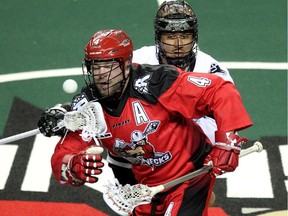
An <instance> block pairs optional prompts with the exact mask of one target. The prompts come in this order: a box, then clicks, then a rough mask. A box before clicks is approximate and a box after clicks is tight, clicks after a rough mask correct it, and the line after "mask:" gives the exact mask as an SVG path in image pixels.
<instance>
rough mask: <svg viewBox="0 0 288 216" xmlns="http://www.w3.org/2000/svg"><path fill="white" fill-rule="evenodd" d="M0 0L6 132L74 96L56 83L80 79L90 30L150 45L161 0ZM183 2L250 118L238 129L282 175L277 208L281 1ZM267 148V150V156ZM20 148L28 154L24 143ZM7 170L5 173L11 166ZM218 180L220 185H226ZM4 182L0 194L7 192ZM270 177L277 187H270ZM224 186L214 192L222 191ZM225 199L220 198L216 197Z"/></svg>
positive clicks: (283, 135) (283, 67)
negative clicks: (248, 125) (244, 127)
mask: <svg viewBox="0 0 288 216" xmlns="http://www.w3.org/2000/svg"><path fill="white" fill-rule="evenodd" d="M0 2H1V7H0V29H1V31H0V51H1V54H0V117H1V121H0V135H1V137H5V136H7V135H13V134H17V133H19V132H23V131H26V130H29V129H33V128H35V127H37V125H36V124H37V119H38V116H39V114H40V113H41V111H42V110H43V109H46V108H48V107H51V106H53V105H54V104H56V103H59V102H66V101H70V100H71V98H72V95H71V94H67V93H65V92H64V91H63V89H62V83H63V82H64V81H65V80H66V79H67V78H73V79H75V80H76V81H77V82H78V85H79V86H82V85H83V84H84V81H83V78H82V75H81V73H82V71H81V61H82V59H83V56H84V47H85V45H86V43H87V42H88V40H89V38H90V36H91V35H92V34H93V33H94V32H96V31H98V30H100V29H123V30H125V31H126V32H127V33H128V34H129V35H130V36H131V38H132V40H133V42H134V47H135V49H138V48H140V47H142V46H145V45H153V44H154V31H153V19H154V16H155V14H156V11H157V8H158V4H159V2H161V1H156V0H145V1H143V0H133V1H132V0H121V1H119V0H105V1H103V0H61V1H56V0H50V1H35V0H25V1H24V0H17V1H16V0H10V1H4V0H0ZM187 2H188V3H189V4H190V5H191V6H192V8H193V9H194V11H195V12H196V15H197V16H198V22H199V46H200V49H201V50H203V51H204V52H206V53H208V54H210V55H211V56H213V57H214V58H215V59H217V60H218V61H220V62H223V64H224V65H226V66H227V67H228V69H229V71H230V73H231V75H232V77H233V79H234V81H235V84H236V86H237V87H238V89H239V91H240V93H241V95H242V98H243V101H244V105H245V106H246V108H247V110H248V112H249V113H250V115H251V118H252V120H253V122H254V126H253V127H251V128H249V129H247V130H245V131H242V132H241V135H243V136H247V137H249V138H250V139H251V140H261V141H262V142H265V144H266V146H267V152H268V154H266V156H265V162H267V161H268V162H267V163H268V165H267V166H268V168H267V170H269V165H270V166H271V164H270V163H276V165H275V166H276V167H278V168H279V170H277V172H280V177H279V175H278V177H276V173H274V174H275V182H273V181H272V180H273V179H274V175H273V174H272V177H268V180H269V181H270V180H271V179H272V180H271V181H272V186H271V187H272V189H273V191H274V194H275V192H279V190H280V191H281V193H280V192H279V193H280V194H281V196H282V197H281V200H282V201H280V203H279V201H278V200H276V201H277V203H278V204H277V205H276V204H275V206H276V207H275V206H274V204H273V205H272V206H270V207H269V208H270V209H273V208H274V209H276V210H281V209H283V208H284V207H283V206H285V201H286V203H287V185H288V183H287V180H286V181H285V180H284V179H287V175H288V173H287V172H288V171H287V167H285V166H284V165H283V164H284V162H283V158H282V157H281V155H283V151H281V150H279V149H281V148H280V147H279V146H280V145H281V146H282V144H285V147H284V149H285V151H284V152H285V153H286V152H287V148H286V147H287V146H286V144H287V1H286V0H277V1H270V0H250V1H244V0H238V1H230V0H217V1H215V0H201V1H197V0H188V1H187ZM243 67H244V68H243ZM44 74H45V75H44ZM40 77H41V78H40ZM19 100H20V101H21V102H19ZM15 101H16V102H15ZM23 104H24V105H23ZM27 104H28V105H27ZM32 111H34V113H32ZM15 116H17V118H16V117H15ZM32 141H33V140H32ZM23 142H24V141H23ZM27 145H28V144H27ZM30 147H31V148H30V150H31V149H32V145H31V146H30ZM19 148H20V147H19ZM23 148H24V147H23ZM268 149H271V152H272V153H271V154H270V156H269V151H270V150H269V151H268ZM25 151H26V150H25ZM274 151H276V153H275V152H274ZM26 153H27V154H28V153H29V155H30V151H29V149H27V152H26ZM272 154H273V156H272ZM21 155H24V153H22V154H21ZM267 155H268V156H267ZM18 156H19V155H18ZM286 156H287V155H286ZM15 157H17V154H16V156H15ZM19 157H20V156H19ZM28 159H29V158H28V157H27V160H28ZM252 161H253V160H252ZM251 163H252V162H251ZM11 166H12V167H13V168H15V169H16V168H21V167H17V166H16V167H15V160H14V164H13V161H12V162H11ZM19 166H20V164H19ZM275 166H273V167H275ZM278 168H277V169H278ZM273 172H276V171H273ZM7 175H8V176H9V177H7V178H8V180H11V179H12V177H11V175H13V173H12V174H11V173H10V175H9V172H8V174H7ZM23 176H24V174H23ZM8 180H7V181H8ZM221 180H222V179H220V184H221V187H220V188H222V187H224V186H225V185H226V182H225V184H224V182H222V183H221ZM51 181H53V180H51ZM223 181H224V180H223ZM279 182H281V184H280V183H279ZM4 183H6V181H5V182H4ZM4 183H3V185H4V186H3V191H2V192H3V193H4V195H3V194H2V196H3V198H4V197H5V196H6V197H7V194H6V193H5V190H7V185H6V187H5V184H4ZM276 183H277V184H278V183H279V184H280V185H281V186H279V184H278V186H279V187H280V188H279V187H278V189H275V188H276V186H274V185H275V184H276ZM19 184H20V185H21V183H19ZM10 185H11V187H12V184H10ZM223 185H224V186H223ZM285 185H286V186H285ZM19 187H20V186H19ZM272 189H271V190H272ZM9 190H12V191H13V190H14V189H13V187H12V188H10V189H9ZM17 190H21V189H19V188H17ZM225 190H226V189H225ZM2 192H1V190H0V195H1V193H2ZM226 192H227V191H224V192H220V191H219V192H218V193H223V196H226V195H225V194H226ZM279 193H278V194H279ZM285 195H286V198H283V196H285ZM16 197H17V196H16ZM23 197H25V196H24V195H23ZM10 199H14V198H13V197H10ZM25 199H26V198H25ZM271 199H272V200H273V199H274V201H273V202H276V201H275V196H274V195H273V196H272V197H270V198H267V199H265V203H267V202H269V200H270V201H271ZM279 199H280V198H279ZM239 202H240V201H239ZM241 202H242V201H241ZM251 202H254V201H253V200H252V201H251ZM224 203H225V202H224V201H223V202H222V201H221V198H220V201H219V203H218V204H219V205H220V204H221V205H222V204H223V205H224ZM255 205H256V204H255ZM257 205H258V204H257ZM260 205H264V204H260ZM279 205H280V207H279ZM262 207H263V206H262ZM239 211H240V210H239V209H236V210H235V212H238V213H239ZM238 213H237V214H238ZM239 214H240V213H239ZM239 214H238V215H239ZM232 215H236V214H232ZM251 215H252V214H251Z"/></svg>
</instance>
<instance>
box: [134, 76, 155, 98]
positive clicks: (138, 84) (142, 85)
mask: <svg viewBox="0 0 288 216" xmlns="http://www.w3.org/2000/svg"><path fill="white" fill-rule="evenodd" d="M150 78H151V74H148V75H145V76H144V77H141V78H139V79H137V80H136V81H135V82H134V88H135V89H136V90H137V91H138V92H139V93H140V94H150V93H149V90H148V81H149V80H150Z"/></svg>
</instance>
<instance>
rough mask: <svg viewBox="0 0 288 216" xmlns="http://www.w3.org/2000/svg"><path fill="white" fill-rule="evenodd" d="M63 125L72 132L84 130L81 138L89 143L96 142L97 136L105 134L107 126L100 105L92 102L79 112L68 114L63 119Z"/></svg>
mask: <svg viewBox="0 0 288 216" xmlns="http://www.w3.org/2000/svg"><path fill="white" fill-rule="evenodd" d="M63 125H64V126H65V127H66V128H67V129H68V130H70V131H76V130H82V132H81V135H80V136H81V137H82V139H83V140H84V141H86V142H89V141H91V140H92V139H94V140H96V138H95V136H99V135H102V134H104V133H105V132H106V131H107V125H106V122H105V118H104V113H103V110H102V107H101V105H100V103H98V102H95V101H90V102H89V103H87V104H85V105H83V106H82V107H80V108H79V109H78V110H77V111H71V112H67V113H66V114H65V117H64V119H63Z"/></svg>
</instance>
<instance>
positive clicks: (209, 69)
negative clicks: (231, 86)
mask: <svg viewBox="0 0 288 216" xmlns="http://www.w3.org/2000/svg"><path fill="white" fill-rule="evenodd" d="M194 71H195V72H200V73H211V74H215V75H217V76H220V77H222V78H223V79H224V80H226V81H230V82H232V83H234V81H233V79H232V77H231V76H230V73H229V70H228V69H227V68H226V67H225V66H224V65H223V64H221V63H220V62H218V61H217V60H216V59H214V58H213V57H212V56H210V55H208V54H206V53H204V52H202V51H201V50H198V51H197V56H196V64H195V67H194Z"/></svg>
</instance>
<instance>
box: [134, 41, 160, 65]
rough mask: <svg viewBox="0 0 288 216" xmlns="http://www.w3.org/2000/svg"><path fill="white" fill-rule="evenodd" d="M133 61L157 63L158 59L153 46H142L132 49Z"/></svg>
mask: <svg viewBox="0 0 288 216" xmlns="http://www.w3.org/2000/svg"><path fill="white" fill-rule="evenodd" d="M132 62H133V63H138V64H150V65H158V64H159V61H158V58H157V56H156V47H155V46H144V47H141V48H140V49H137V50H135V51H133V58H132Z"/></svg>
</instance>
